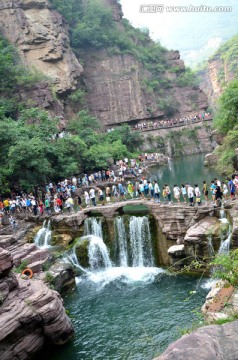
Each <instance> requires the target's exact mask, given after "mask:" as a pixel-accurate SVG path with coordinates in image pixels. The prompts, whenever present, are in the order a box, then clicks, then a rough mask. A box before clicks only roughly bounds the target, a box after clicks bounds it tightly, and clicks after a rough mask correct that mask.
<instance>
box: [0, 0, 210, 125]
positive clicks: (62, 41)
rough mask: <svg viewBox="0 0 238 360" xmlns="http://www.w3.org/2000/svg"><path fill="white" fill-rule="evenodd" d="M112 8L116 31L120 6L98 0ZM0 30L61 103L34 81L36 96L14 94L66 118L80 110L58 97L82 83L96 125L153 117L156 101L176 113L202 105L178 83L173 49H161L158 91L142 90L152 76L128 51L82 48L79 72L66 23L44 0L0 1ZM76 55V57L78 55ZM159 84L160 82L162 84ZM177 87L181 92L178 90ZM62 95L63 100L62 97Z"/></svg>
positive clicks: (158, 112)
mask: <svg viewBox="0 0 238 360" xmlns="http://www.w3.org/2000/svg"><path fill="white" fill-rule="evenodd" d="M103 1H104V3H105V6H107V7H110V8H111V9H112V12H113V17H114V21H115V23H116V25H117V28H118V31H124V26H123V24H122V22H121V18H122V15H123V14H122V9H121V5H120V4H119V3H118V2H117V1H116V0H103ZM0 32H1V33H2V34H3V35H4V36H5V37H7V38H8V39H9V40H10V42H11V43H12V44H13V45H14V46H16V47H17V49H18V51H19V54H20V57H21V59H22V62H23V64H24V65H26V66H28V67H31V68H32V67H34V68H36V69H37V70H39V71H40V72H42V73H43V74H45V75H46V76H48V77H49V79H50V80H51V82H52V83H53V84H54V86H55V90H56V92H57V93H58V94H59V95H62V96H61V98H62V100H61V103H60V102H57V101H56V100H54V99H53V98H52V95H50V90H49V89H48V91H47V90H46V88H44V86H43V87H42V85H41V86H39V88H37V85H36V90H39V96H37V95H36V94H35V93H34V94H29V93H28V92H27V91H21V94H20V99H22V98H23V100H25V99H26V100H27V98H28V99H29V98H30V99H31V100H30V103H31V102H32V103H31V105H33V106H40V107H43V108H46V109H48V110H51V112H52V113H53V114H56V115H61V116H63V117H64V116H65V117H66V118H67V117H70V116H73V115H74V114H75V112H77V111H78V110H79V109H80V104H78V107H77V106H75V104H74V106H73V105H72V104H71V103H70V101H66V102H64V100H65V98H66V97H67V94H68V93H70V92H71V91H73V90H74V89H76V88H78V87H80V86H81V85H80V83H81V84H82V83H83V84H84V88H85V89H86V91H87V92H86V94H87V96H86V105H87V107H88V109H89V111H90V112H91V113H92V114H93V115H95V116H96V117H98V119H99V120H100V122H101V123H102V125H105V126H106V125H109V126H111V125H112V126H113V125H114V124H121V123H123V122H128V121H132V122H133V120H135V121H136V122H137V121H139V120H146V119H151V118H152V119H156V118H158V117H163V116H164V114H165V112H164V108H163V106H161V105H158V103H159V101H160V102H161V101H162V102H166V101H167V99H168V98H169V99H170V102H172V103H174V104H176V111H177V112H176V114H177V116H179V114H182V115H185V114H186V115H187V114H193V113H194V111H197V112H198V111H200V110H204V109H205V108H206V107H207V99H206V96H205V94H204V93H203V92H202V91H201V90H199V89H198V88H192V87H183V88H181V87H178V86H176V85H175V82H174V80H175V79H176V77H177V76H178V75H177V74H176V73H175V72H174V71H170V70H171V68H174V69H175V68H176V69H179V70H180V71H181V72H183V70H184V63H183V61H182V60H181V59H180V55H179V53H178V52H177V51H170V52H165V54H164V56H165V62H166V64H167V67H168V69H170V70H168V69H167V70H166V71H165V73H164V74H163V78H164V79H165V80H166V79H167V80H170V81H171V83H172V86H170V87H168V88H164V89H163V94H162V95H159V94H158V93H156V91H147V89H146V88H145V86H144V82H145V81H146V80H149V81H153V80H156V79H154V77H153V76H152V75H151V73H150V72H149V71H148V70H146V69H145V68H144V66H143V65H142V64H141V63H140V62H139V61H138V60H137V59H135V57H134V56H132V55H129V54H118V55H110V56H109V55H108V52H107V50H106V49H101V50H98V49H92V50H88V49H87V50H86V51H84V54H81V55H82V58H83V60H84V63H85V71H84V72H83V68H82V66H81V65H80V63H79V61H78V60H77V58H76V56H75V55H74V53H73V51H72V49H71V48H70V44H69V35H68V29H67V23H66V22H65V21H64V20H63V18H62V16H61V15H59V13H58V12H56V11H55V10H52V8H51V7H50V2H49V1H48V0H2V1H1V3H0ZM81 55H80V56H81ZM162 88H163V85H162ZM181 90H182V91H181ZM63 99H64V100H63Z"/></svg>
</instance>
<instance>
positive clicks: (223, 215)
mask: <svg viewBox="0 0 238 360" xmlns="http://www.w3.org/2000/svg"><path fill="white" fill-rule="evenodd" d="M219 220H220V221H221V222H222V223H224V224H227V223H228V220H227V218H226V213H225V210H224V205H222V206H221V209H220V219H219Z"/></svg>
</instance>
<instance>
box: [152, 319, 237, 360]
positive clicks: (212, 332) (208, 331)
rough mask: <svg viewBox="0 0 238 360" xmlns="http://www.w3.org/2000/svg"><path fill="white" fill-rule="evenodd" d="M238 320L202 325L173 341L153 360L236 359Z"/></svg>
mask: <svg viewBox="0 0 238 360" xmlns="http://www.w3.org/2000/svg"><path fill="white" fill-rule="evenodd" d="M237 331H238V320H236V321H234V322H231V323H228V324H225V325H220V326H218V325H211V326H205V327H202V328H200V329H198V330H196V331H194V332H192V333H191V334H188V335H184V336H183V337H182V338H181V339H179V340H177V341H175V342H174V343H172V344H171V345H169V347H168V348H167V350H165V352H164V353H163V354H162V355H161V356H159V357H157V358H156V359H154V360H237V359H238V342H237Z"/></svg>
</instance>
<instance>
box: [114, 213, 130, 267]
mask: <svg viewBox="0 0 238 360" xmlns="http://www.w3.org/2000/svg"><path fill="white" fill-rule="evenodd" d="M115 229H116V235H117V243H118V247H119V266H123V267H127V266H128V249H127V235H126V229H125V225H124V221H123V218H122V217H117V218H116V219H115Z"/></svg>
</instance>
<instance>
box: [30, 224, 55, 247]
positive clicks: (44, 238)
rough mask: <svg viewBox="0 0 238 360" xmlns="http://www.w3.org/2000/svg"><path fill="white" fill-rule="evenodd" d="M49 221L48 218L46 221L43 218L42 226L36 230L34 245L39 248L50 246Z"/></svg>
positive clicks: (50, 232)
mask: <svg viewBox="0 0 238 360" xmlns="http://www.w3.org/2000/svg"><path fill="white" fill-rule="evenodd" d="M50 228H51V222H50V220H48V223H47V221H46V220H44V222H43V225H42V228H41V229H40V230H39V231H38V232H37V234H36V236H35V238H34V243H35V244H36V246H38V247H40V248H47V247H50V246H51V235H52V231H51V229H50Z"/></svg>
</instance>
